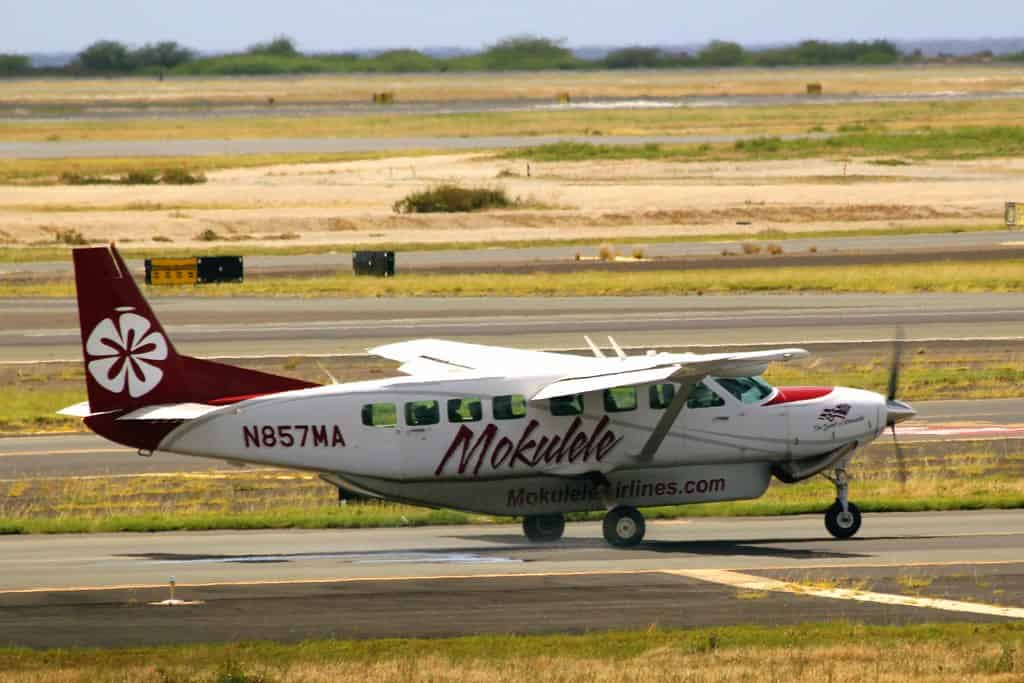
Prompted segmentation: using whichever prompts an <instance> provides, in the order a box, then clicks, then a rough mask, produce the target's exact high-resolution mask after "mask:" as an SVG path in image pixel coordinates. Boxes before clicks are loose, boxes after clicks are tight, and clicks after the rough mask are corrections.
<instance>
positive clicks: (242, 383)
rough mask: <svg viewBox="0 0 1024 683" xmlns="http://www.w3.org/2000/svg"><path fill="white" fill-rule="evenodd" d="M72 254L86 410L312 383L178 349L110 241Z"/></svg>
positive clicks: (222, 399)
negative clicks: (202, 356)
mask: <svg viewBox="0 0 1024 683" xmlns="http://www.w3.org/2000/svg"><path fill="white" fill-rule="evenodd" d="M73 257H74V262H75V287H76V289H77V291H78V318H79V323H80V325H81V328H82V352H83V354H84V356H85V365H86V373H85V381H86V386H87V388H88V393H89V408H90V410H91V411H92V412H94V413H97V412H105V411H112V410H134V409H136V408H140V407H142V406H147V405H157V404H165V403H185V402H197V403H208V402H219V403H227V402H230V401H231V400H238V399H240V398H244V397H246V396H251V395H258V394H268V393H276V392H279V391H290V390H293V389H304V388H307V387H311V386H316V385H314V384H311V383H309V382H303V381H301V380H294V379H289V378H286V377H278V376H276V375H270V374H267V373H263V372H256V371H254V370H246V369H244V368H236V367H232V366H230V365H224V364H221V363H214V362H211V361H202V360H198V359H195V358H189V357H188V356H181V355H179V354H178V352H177V350H176V349H175V348H174V345H173V344H172V343H171V340H170V338H169V337H168V336H167V333H166V332H165V331H164V328H163V326H161V325H160V321H159V320H157V318H156V316H155V315H154V314H153V311H152V309H151V308H150V307H149V304H148V303H147V302H146V300H145V299H144V298H143V296H142V292H140V291H139V288H138V286H137V285H136V284H135V280H133V279H132V276H131V273H130V272H129V271H128V267H127V266H126V265H125V262H124V259H122V258H121V255H120V254H118V253H117V249H116V248H114V246H113V245H111V246H110V247H93V248H88V249H75V250H74V253H73Z"/></svg>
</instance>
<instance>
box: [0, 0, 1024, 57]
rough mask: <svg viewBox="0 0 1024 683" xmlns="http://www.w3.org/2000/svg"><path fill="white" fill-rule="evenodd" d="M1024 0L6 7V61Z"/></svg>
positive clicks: (685, 33)
mask: <svg viewBox="0 0 1024 683" xmlns="http://www.w3.org/2000/svg"><path fill="white" fill-rule="evenodd" d="M1021 7H1022V6H1021V4H1020V0H975V1H974V2H962V1H957V2H948V1H946V0H853V1H852V2H830V1H829V0H775V1H771V0H746V1H743V0H713V1H709V0H698V1H696V2H694V1H692V0H633V2H630V1H629V0H590V1H589V2H582V1H580V0H504V1H501V2H495V1H493V0H490V1H488V0H481V1H477V0H433V1H429V2H428V1H426V0H284V1H282V0H171V1H167V0H163V1H158V2H154V1H153V0H149V1H148V2H147V1H145V0H74V1H72V0H63V1H61V0H0V16H2V17H4V18H5V19H4V21H3V23H2V24H0V53H10V52H16V53H28V52H38V53H43V52H76V51H78V50H80V49H82V48H83V47H85V46H86V45H88V44H90V43H92V42H94V41H95V40H98V39H101V38H102V39H109V40H118V41H121V42H124V43H128V44H130V45H141V44H143V43H147V42H156V41H161V40H175V41H178V42H179V43H182V44H184V45H187V46H189V47H193V48H196V49H199V50H201V51H210V52H217V51H229V50H238V49H241V48H244V47H246V46H248V45H250V44H252V43H255V42H259V41H262V40H266V39H268V38H271V37H273V36H275V35H279V34H285V35H288V36H290V37H292V38H293V39H295V41H296V42H297V44H298V46H299V48H300V49H301V50H303V51H306V52H320V51H338V52H340V51H347V50H362V49H374V48H386V47H411V48H423V47H465V48H470V49H478V48H480V47H482V46H485V45H488V44H492V43H494V42H495V41H497V40H498V39H500V38H503V37H507V36H510V35H517V34H526V33H528V34H534V35H541V36H545V37H549V38H564V39H566V40H567V42H568V44H569V45H570V46H583V45H633V44H664V45H685V44H694V43H703V42H706V41H708V40H711V39H714V38H720V39H724V40H735V41H737V42H740V43H743V44H746V45H757V44H766V43H785V42H794V41H797V40H802V39H805V38H821V39H826V40H847V39H857V40H864V39H871V38H896V39H914V38H981V37H1010V36H1014V35H1017V34H1020V33H1024V23H1022V22H1021V21H1020V19H1021V18H1022V17H1024V10H1022V9H1021Z"/></svg>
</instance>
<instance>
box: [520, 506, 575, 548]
mask: <svg viewBox="0 0 1024 683" xmlns="http://www.w3.org/2000/svg"><path fill="white" fill-rule="evenodd" d="M564 532H565V515H562V514H561V513H555V514H552V515H527V516H526V517H523V533H524V534H526V537H527V538H528V539H530V540H531V541H533V542H535V543H543V542H550V541H557V540H558V539H560V538H561V537H562V534H563V533H564Z"/></svg>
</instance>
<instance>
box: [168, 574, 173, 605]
mask: <svg viewBox="0 0 1024 683" xmlns="http://www.w3.org/2000/svg"><path fill="white" fill-rule="evenodd" d="M168 583H169V584H170V586H171V602H172V603H173V602H174V586H175V581H174V577H173V576H172V577H171V578H170V581H169V582H168Z"/></svg>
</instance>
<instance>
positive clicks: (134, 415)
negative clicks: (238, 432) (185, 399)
mask: <svg viewBox="0 0 1024 683" xmlns="http://www.w3.org/2000/svg"><path fill="white" fill-rule="evenodd" d="M221 408H222V406H211V405H207V404H205V403H170V404H166V405H158V406H146V407H145V408H139V409H138V410H133V411H132V412H130V413H128V414H127V415H122V416H120V417H119V418H117V419H118V420H194V419H195V418H197V417H202V416H203V415H206V414H207V413H212V412H213V411H215V410H220V409H221Z"/></svg>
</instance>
